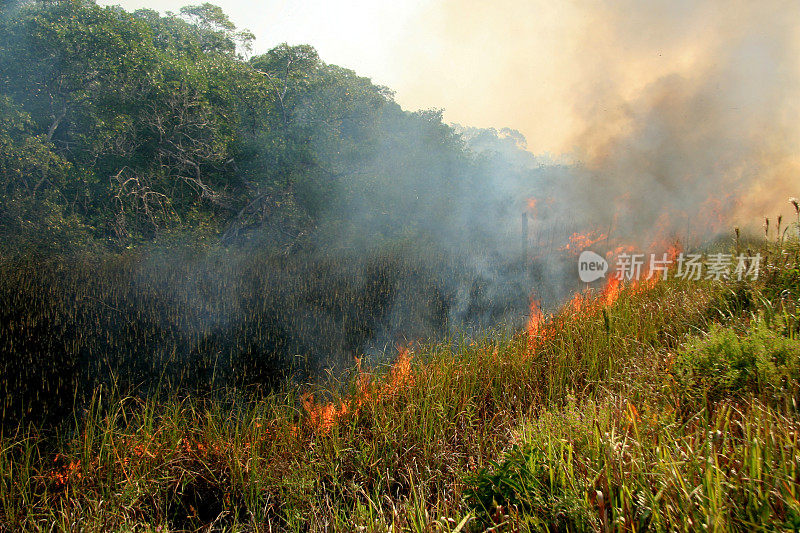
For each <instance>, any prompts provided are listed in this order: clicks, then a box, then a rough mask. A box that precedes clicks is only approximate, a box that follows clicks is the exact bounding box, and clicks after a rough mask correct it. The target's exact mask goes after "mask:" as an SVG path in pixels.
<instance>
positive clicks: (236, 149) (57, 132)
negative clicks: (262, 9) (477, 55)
mask: <svg viewBox="0 0 800 533" xmlns="http://www.w3.org/2000/svg"><path fill="white" fill-rule="evenodd" d="M251 42H252V35H251V34H249V33H248V32H246V31H238V30H237V29H236V28H235V27H234V25H233V24H232V23H231V21H230V20H229V18H228V17H227V15H226V14H225V13H224V12H223V11H222V10H221V9H220V8H219V7H217V6H214V5H212V4H208V3H204V4H201V5H194V6H188V7H185V8H183V9H181V10H180V13H178V14H173V13H168V14H167V15H166V16H162V15H160V14H159V13H157V12H155V11H152V10H138V11H135V12H133V13H128V12H126V11H124V10H122V9H120V8H118V7H100V6H97V5H96V4H94V3H93V2H91V1H84V0H67V1H64V2H31V3H23V4H21V5H19V6H17V7H16V8H15V9H11V10H8V11H7V12H4V13H3V16H2V18H0V96H1V97H2V98H4V99H5V101H6V102H7V103H6V104H4V105H6V106H11V107H12V108H13V109H15V110H17V111H18V112H20V113H23V114H24V116H25V117H27V118H26V120H27V126H26V127H27V132H28V135H29V137H30V138H31V140H30V142H29V143H28V145H25V146H27V148H22V147H19V149H20V150H23V151H25V153H26V154H27V155H25V156H24V157H22V159H23V160H27V161H32V160H33V159H37V160H39V161H38V162H37V164H38V165H40V166H48V165H51V163H52V161H54V160H53V157H57V158H58V161H59V162H63V163H64V164H65V165H68V169H67V167H64V170H63V171H62V172H61V173H60V178H61V179H60V180H58V181H56V180H54V179H51V180H50V181H51V183H52V186H51V187H50V188H51V191H52V195H53V197H52V198H44V197H42V196H39V195H37V196H36V197H28V198H27V200H26V201H27V202H28V203H29V204H30V205H29V206H28V207H27V208H26V209H29V210H32V211H37V210H38V209H42V210H44V211H48V210H50V209H51V206H52V204H53V203H54V202H58V203H60V204H61V206H62V207H61V212H58V213H56V212H53V213H54V214H53V218H63V219H64V221H63V223H61V224H52V223H51V226H53V227H54V228H55V227H61V226H68V227H71V228H79V229H80V231H78V232H77V233H75V232H73V234H72V235H70V236H68V237H65V238H64V239H63V240H64V242H73V241H74V240H75V239H76V238H77V239H79V240H80V239H81V238H82V239H83V240H85V241H87V242H88V241H92V240H94V241H95V242H108V241H109V240H110V239H113V240H114V241H115V242H116V243H117V244H118V245H123V246H130V245H133V244H140V243H143V242H148V241H160V240H162V239H164V238H166V237H168V236H169V235H174V234H176V232H178V233H184V234H186V233H190V232H191V231H192V228H194V227H195V226H197V227H199V228H201V230H200V232H201V233H202V234H203V235H206V234H208V232H209V231H211V232H212V233H216V234H217V235H218V236H219V237H221V238H222V240H223V241H224V242H226V243H227V242H233V241H243V240H248V239H250V238H252V237H254V236H255V237H256V238H259V239H261V238H264V236H272V235H277V234H281V235H284V236H285V237H286V238H282V239H278V241H281V242H279V243H278V244H279V245H281V246H282V245H283V242H282V241H285V240H287V239H288V240H289V241H291V242H292V243H293V244H300V245H302V244H304V243H305V242H306V241H308V240H309V236H310V235H312V234H314V233H315V232H317V231H318V230H319V229H320V228H323V229H324V231H326V232H327V233H325V234H322V235H320V236H319V239H318V240H323V239H331V238H336V239H337V241H338V242H340V243H341V244H342V246H345V247H348V246H364V245H365V244H366V243H377V244H378V246H382V245H384V244H385V243H387V242H396V241H397V240H402V238H404V237H408V236H409V235H417V236H418V235H419V234H421V233H422V232H423V231H424V229H425V228H428V227H430V226H432V225H436V224H438V225H441V223H442V220H441V217H445V218H446V213H448V212H450V211H452V210H453V209H452V207H453V206H452V205H451V204H449V202H452V201H454V200H453V199H452V198H450V197H449V196H446V195H445V194H444V191H446V190H448V189H452V186H453V185H454V183H453V179H454V176H460V177H462V179H465V178H466V179H472V178H470V176H475V175H477V172H476V171H475V166H474V161H473V160H472V158H471V157H470V156H469V154H467V153H466V152H465V150H464V149H463V146H462V145H461V144H460V142H459V140H458V137H457V135H455V133H454V132H453V130H452V129H451V128H449V127H447V126H445V125H444V124H443V123H442V119H441V114H440V113H436V112H420V113H408V112H405V111H403V110H402V109H401V108H400V107H399V106H398V105H397V104H396V103H394V102H393V100H392V94H391V92H390V91H388V90H387V89H386V88H384V87H378V86H375V85H373V84H372V83H371V82H370V81H369V80H368V79H366V78H363V77H359V76H357V75H356V74H355V73H353V72H352V71H349V70H347V69H343V68H339V67H336V66H332V65H326V64H325V63H323V62H322V61H321V60H320V59H319V57H318V55H317V53H316V51H315V50H314V49H313V48H312V47H310V46H307V45H301V46H288V45H286V44H283V45H280V46H278V47H276V48H274V49H273V50H270V51H269V52H267V53H266V54H263V55H260V56H257V57H253V58H251V59H249V60H245V59H244V57H242V55H240V52H241V53H245V52H246V51H247V50H248V48H249V47H250V45H251ZM15 112H16V111H15ZM32 139H37V140H36V141H35V142H34V141H33V140H32ZM19 142H21V141H19ZM31 143H32V144H31ZM23 145H24V143H23ZM34 145H35V146H34ZM37 150H38V152H37ZM0 172H4V173H5V176H4V177H3V178H2V179H4V180H5V181H6V182H8V181H11V180H19V179H22V180H24V181H34V182H38V181H39V179H38V178H37V177H36V173H37V172H38V170H37V168H34V167H32V166H31V165H30V164H29V165H28V166H19V165H18V166H17V167H15V168H12V169H0ZM12 172H13V175H12ZM20 176H22V177H21V178H20ZM398 199H402V201H403V202H404V205H395V204H396V203H397V201H398ZM387 213H388V215H387ZM409 213H413V214H414V216H409V215H408V214H409ZM436 217H440V218H438V219H437V218H436ZM433 220H435V223H434V222H433ZM68 221H69V222H68ZM42 223H44V222H40V221H39V220H38V219H33V220H31V224H30V225H31V226H32V227H33V226H36V225H37V224H42ZM2 224H3V223H2V221H0V225H2ZM15 228H16V227H15V226H13V225H11V224H10V223H7V224H5V225H4V230H3V231H5V233H9V234H10V233H14V232H15V231H16V229H15ZM270 238H271V237H270Z"/></svg>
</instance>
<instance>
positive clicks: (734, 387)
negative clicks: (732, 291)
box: [673, 321, 800, 409]
mask: <svg viewBox="0 0 800 533" xmlns="http://www.w3.org/2000/svg"><path fill="white" fill-rule="evenodd" d="M673 374H674V376H675V380H676V382H677V384H678V387H679V388H678V394H679V397H681V398H682V401H683V402H685V403H687V404H689V406H690V407H689V409H693V408H695V407H696V403H697V402H703V403H705V402H707V403H708V404H709V405H713V404H714V403H717V402H719V401H721V400H722V399H726V398H728V399H742V398H744V397H749V396H759V397H762V398H764V399H773V397H774V396H776V395H778V394H780V393H788V394H789V395H791V394H794V393H796V392H797V386H798V379H800V340H793V339H787V338H786V337H784V336H782V335H780V334H779V333H777V332H775V331H773V330H771V329H769V328H767V326H766V325H765V323H764V322H763V321H756V322H755V323H754V324H752V325H751V326H750V327H749V328H748V329H747V331H745V332H744V333H742V334H739V333H737V332H736V330H735V329H734V328H732V327H724V326H718V325H715V326H713V327H712V328H711V330H710V331H709V332H708V334H707V335H706V336H704V337H703V338H700V339H697V340H695V341H692V342H690V343H688V344H687V345H686V346H685V347H683V348H682V349H681V350H680V351H679V352H678V354H677V356H676V358H675V361H674V365H673Z"/></svg>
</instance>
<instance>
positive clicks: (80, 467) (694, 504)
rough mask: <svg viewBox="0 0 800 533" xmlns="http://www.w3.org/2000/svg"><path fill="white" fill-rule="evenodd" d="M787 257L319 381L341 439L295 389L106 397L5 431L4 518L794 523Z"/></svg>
mask: <svg viewBox="0 0 800 533" xmlns="http://www.w3.org/2000/svg"><path fill="white" fill-rule="evenodd" d="M782 261H784V262H783V263H781V264H776V263H771V264H770V265H768V267H767V268H765V270H764V274H763V276H762V279H761V280H760V281H759V282H757V283H755V282H749V283H737V284H725V283H712V282H696V283H690V282H679V281H668V282H663V283H659V284H657V285H655V286H654V287H652V288H649V289H642V290H630V289H626V290H623V291H622V293H621V295H620V297H619V299H617V300H616V301H615V302H614V303H613V304H611V305H608V306H603V305H594V306H589V307H588V308H587V307H584V308H583V309H582V310H581V311H576V310H575V309H574V308H571V307H569V306H567V307H565V308H564V309H562V310H561V311H559V312H558V313H557V314H556V315H554V316H552V317H548V318H547V320H546V323H545V325H544V326H543V327H542V328H541V329H540V331H539V334H538V335H537V336H536V338H535V339H533V340H532V339H530V338H529V337H528V336H527V335H525V334H517V335H512V336H507V337H496V336H492V337H486V338H484V339H480V340H476V341H473V342H466V341H464V342H461V343H458V342H452V343H437V344H432V345H427V346H425V345H418V346H415V347H414V353H413V359H412V365H411V373H410V375H409V376H407V378H408V379H407V380H406V381H403V380H400V381H398V378H397V371H391V370H390V369H389V368H388V367H387V368H385V369H383V371H381V370H380V369H379V370H376V371H375V372H373V373H372V374H371V375H370V376H369V381H370V385H367V386H365V385H364V381H365V379H366V378H365V377H364V376H361V375H359V373H358V372H357V371H355V370H354V371H353V372H351V373H349V374H345V375H346V376H350V377H349V378H343V379H344V381H343V382H341V383H331V384H329V385H328V386H327V387H325V388H324V390H320V391H319V393H318V394H317V397H318V398H321V397H327V398H331V399H332V401H333V402H334V404H335V405H339V406H341V405H347V406H349V409H348V412H347V413H346V414H343V415H341V416H339V417H338V418H337V420H336V423H335V424H333V426H332V427H331V428H330V429H327V430H325V429H321V428H320V427H319V426H318V425H317V424H315V423H314V420H315V419H314V418H313V417H312V416H311V415H310V414H309V409H308V408H307V407H304V405H305V406H308V405H309V403H308V402H309V400H308V398H307V396H304V394H303V393H304V391H301V390H299V389H297V388H295V387H292V386H287V388H285V389H283V390H282V391H281V392H275V393H272V394H270V395H268V396H264V397H261V398H257V399H256V398H252V397H246V396H244V395H242V394H241V393H238V392H236V390H235V389H230V390H229V391H228V393H227V394H226V395H223V396H222V397H218V398H216V399H215V400H214V401H211V400H208V399H202V398H200V397H197V396H192V397H183V396H180V395H177V394H174V395H172V396H171V397H170V398H166V399H165V398H155V397H152V398H150V399H134V398H126V397H119V395H116V394H115V393H114V392H113V391H109V390H108V389H107V388H98V389H97V390H96V391H95V396H94V398H93V400H92V401H91V402H90V403H89V405H88V408H86V409H84V410H81V411H79V412H76V413H75V415H74V420H73V422H72V423H70V424H65V425H62V426H60V427H59V429H58V431H57V432H55V433H52V432H47V433H46V432H44V431H43V430H41V429H38V428H37V427H35V426H25V425H20V426H19V427H18V429H17V430H16V431H12V432H8V431H7V432H5V433H4V434H3V435H2V438H0V524H5V525H6V527H7V529H8V530H10V531H18V530H24V531H44V530H48V531H50V530H52V529H53V528H55V529H57V530H63V531H284V530H285V531H323V530H341V531H389V530H391V531H398V530H402V531H454V530H461V531H467V530H469V531H474V530H482V529H486V528H494V529H496V530H507V531H517V530H532V531H542V530H552V531H557V530H563V531H642V530H653V531H675V530H678V531H683V530H698V529H703V528H706V529H710V530H715V531H727V530H759V529H763V530H787V531H788V530H792V529H793V528H796V527H798V517H800V504H798V500H797V496H798V490H800V487H799V486H798V482H800V479H799V478H798V475H799V473H798V467H800V450H798V430H800V428H798V427H797V426H798V424H799V423H800V421H798V417H797V410H796V396H797V371H796V369H797V359H798V351H797V346H798V344H797V342H798V341H797V329H796V325H797V319H798V311H797V301H796V297H794V296H791V297H787V296H786V295H787V294H789V295H794V294H795V293H793V292H792V291H795V290H796V287H795V286H794V285H792V283H793V282H792V279H793V278H792V277H791V275H787V274H786V272H791V270H792V268H794V267H793V265H796V264H797V262H796V261H797V259H796V256H795V257H794V261H795V262H794V263H786V262H785V258H782ZM787 280H788V281H787ZM787 291H788V293H787ZM398 382H399V383H402V385H398V386H390V385H391V384H397V383H398ZM387 384H388V385H387ZM323 404H324V402H322V401H320V403H318V404H312V406H313V407H318V406H319V405H323ZM313 407H312V408H313ZM54 524H55V526H53V525H54ZM0 529H2V526H0Z"/></svg>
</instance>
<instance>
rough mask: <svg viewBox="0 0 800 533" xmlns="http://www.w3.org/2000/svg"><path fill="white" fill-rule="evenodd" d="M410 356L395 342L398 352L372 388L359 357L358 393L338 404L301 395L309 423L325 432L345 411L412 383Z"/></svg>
mask: <svg viewBox="0 0 800 533" xmlns="http://www.w3.org/2000/svg"><path fill="white" fill-rule="evenodd" d="M412 358H413V355H412V352H411V348H410V346H398V354H397V358H396V359H395V361H394V363H393V364H392V368H391V369H390V370H389V373H388V375H387V376H386V381H385V382H384V383H383V385H382V386H379V387H378V388H376V389H375V390H370V383H369V378H368V376H367V374H366V373H364V372H362V371H361V361H360V360H356V364H357V366H358V371H359V385H358V393H357V395H356V396H355V397H352V398H346V399H344V400H342V401H341V402H340V403H339V404H338V405H336V404H334V403H327V404H322V405H320V404H317V403H316V402H315V401H314V395H313V394H307V395H305V396H304V397H303V398H302V400H301V401H302V404H303V409H304V410H305V412H306V414H307V415H308V418H307V421H308V424H309V426H310V427H311V428H312V429H313V430H314V431H317V432H320V433H327V432H328V431H330V430H331V429H333V427H334V426H335V425H336V423H337V422H339V421H340V420H341V419H342V418H344V417H345V416H347V415H350V414H353V415H356V414H358V412H359V411H360V410H361V408H362V407H363V406H364V405H365V404H367V403H373V404H374V403H377V402H379V401H383V400H384V399H387V398H389V397H391V396H394V395H396V394H398V393H399V392H401V391H402V390H403V389H405V388H407V387H409V386H410V385H412V384H413V383H414V374H413V372H412V368H411V359H412Z"/></svg>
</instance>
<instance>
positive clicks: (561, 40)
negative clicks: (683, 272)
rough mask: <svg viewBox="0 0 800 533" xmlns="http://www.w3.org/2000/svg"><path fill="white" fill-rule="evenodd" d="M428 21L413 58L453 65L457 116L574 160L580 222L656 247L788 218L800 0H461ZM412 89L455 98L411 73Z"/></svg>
mask: <svg viewBox="0 0 800 533" xmlns="http://www.w3.org/2000/svg"><path fill="white" fill-rule="evenodd" d="M422 24H423V25H424V26H425V28H426V31H423V32H421V35H424V36H425V37H424V38H423V39H420V43H421V44H420V46H419V48H418V50H417V53H416V54H412V56H413V57H412V59H411V60H410V62H409V63H413V64H416V65H417V66H419V64H420V63H421V64H422V65H423V66H425V65H433V64H435V65H442V69H443V70H444V72H443V73H442V77H443V78H444V79H445V80H449V81H451V82H452V83H453V85H451V86H450V87H449V88H448V90H449V91H451V92H458V93H460V94H459V95H458V96H457V97H451V95H450V94H448V95H447V97H448V99H450V100H452V101H453V102H454V105H452V106H451V107H449V108H448V117H452V118H456V119H458V120H460V121H470V122H472V123H475V122H478V123H482V122H485V121H486V120H487V119H488V117H489V116H490V115H491V116H493V117H495V120H497V118H496V117H501V120H504V121H505V122H506V123H507V124H508V125H510V126H513V127H516V128H518V129H520V130H522V131H523V132H524V133H525V134H526V136H527V137H528V141H529V144H530V149H531V150H533V151H534V152H537V151H541V150H551V151H555V152H558V153H562V154H564V155H565V157H568V158H569V159H570V160H571V161H573V163H574V164H573V172H572V173H571V177H570V178H569V179H568V181H567V182H565V183H561V184H560V185H561V187H560V190H559V191H558V192H557V193H556V194H555V196H556V198H557V200H558V202H559V203H560V204H561V205H560V207H561V209H563V210H564V211H565V212H568V213H569V218H570V219H572V220H573V221H574V223H575V225H576V227H583V228H584V230H586V229H595V228H597V229H602V230H603V231H605V230H607V229H610V230H611V231H612V235H613V236H614V237H615V238H616V240H617V241H619V242H625V243H628V244H633V245H636V246H638V247H641V248H645V249H647V248H648V247H653V246H658V245H663V243H664V242H665V241H667V240H669V239H670V238H672V237H678V238H683V239H688V240H695V241H696V240H701V239H703V238H706V239H708V238H711V237H713V235H714V234H715V233H717V232H721V231H730V229H731V228H732V226H733V225H740V224H741V225H744V224H746V223H748V222H757V221H758V220H760V218H761V216H763V215H771V216H775V215H777V214H779V213H788V209H790V206H789V205H788V203H787V201H786V200H787V198H788V197H789V196H792V195H796V194H797V192H798V191H797V189H798V186H800V180H798V178H797V176H798V175H800V157H798V152H797V147H798V146H799V144H798V141H800V120H798V118H800V116H798V103H797V101H796V98H795V96H796V91H797V87H798V82H799V81H800V9H798V6H797V5H796V3H793V2H789V1H784V0H770V1H767V2H759V3H753V2H746V1H734V2H722V1H716V0H714V1H712V0H706V1H701V2H696V1H691V2H690V1H662V0H655V1H648V2H638V1H634V0H615V1H605V2H600V3H598V2H588V1H580V0H578V1H573V2H569V3H566V4H563V3H558V5H553V3H545V2H522V1H516V0H504V1H501V2H496V3H492V5H491V6H488V5H485V4H483V3H479V2H465V1H457V2H456V1H451V2H445V3H444V4H442V6H441V7H440V8H438V9H433V10H432V11H431V12H430V13H428V14H427V15H426V17H425V18H424V20H423V21H422ZM468 66H469V67H468ZM466 68H469V69H470V70H469V73H470V81H471V82H472V81H474V85H473V84H471V83H470V84H465V83H461V84H458V85H457V86H456V80H462V81H463V71H464V70H465V69H466ZM420 71H421V72H424V71H425V69H424V68H423V69H420ZM400 93H401V94H406V95H407V96H406V98H407V99H414V100H416V101H419V100H423V99H425V98H428V99H432V100H434V101H436V100H437V99H438V98H443V94H442V93H438V92H437V91H436V90H435V89H434V90H430V89H427V88H425V87H424V85H423V84H422V82H421V81H420V82H417V81H414V80H413V77H412V81H410V82H409V83H408V84H407V86H406V87H401V88H400ZM429 101H430V100H429ZM475 109H481V110H482V111H480V112H475V111H474V110H475ZM473 118H474V119H476V120H471V119H473ZM648 251H649V250H648ZM653 251H656V250H653Z"/></svg>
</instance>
